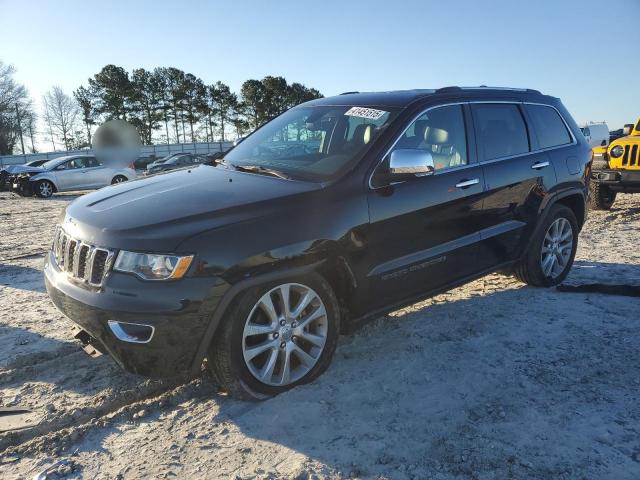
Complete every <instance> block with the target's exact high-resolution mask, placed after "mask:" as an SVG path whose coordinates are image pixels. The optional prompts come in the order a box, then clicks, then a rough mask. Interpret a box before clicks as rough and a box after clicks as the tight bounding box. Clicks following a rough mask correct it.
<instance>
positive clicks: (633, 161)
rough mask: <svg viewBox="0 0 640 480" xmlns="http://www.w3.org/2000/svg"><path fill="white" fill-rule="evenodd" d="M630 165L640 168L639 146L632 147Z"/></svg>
mask: <svg viewBox="0 0 640 480" xmlns="http://www.w3.org/2000/svg"><path fill="white" fill-rule="evenodd" d="M629 165H635V166H638V145H634V146H633V147H631V156H630V159H629Z"/></svg>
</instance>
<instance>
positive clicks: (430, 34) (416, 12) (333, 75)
mask: <svg viewBox="0 0 640 480" xmlns="http://www.w3.org/2000/svg"><path fill="white" fill-rule="evenodd" d="M0 25H1V28H0V60H2V61H4V62H5V63H9V64H12V65H13V66H14V67H15V68H16V71H17V73H16V78H17V80H18V81H20V82H21V83H23V84H24V85H25V86H26V87H27V88H28V89H29V91H30V93H31V95H32V97H33V98H34V99H36V100H39V99H40V98H41V97H42V95H43V94H44V93H45V92H46V91H47V90H49V89H50V88H51V87H52V86H53V85H59V86H61V87H62V88H63V89H64V90H65V91H66V92H67V93H71V91H72V90H75V89H76V88H77V87H78V86H80V85H83V84H84V85H86V84H87V79H88V78H89V77H91V76H93V75H94V74H95V73H97V72H98V71H99V70H100V69H101V68H102V67H103V66H104V65H106V64H109V63H113V64H116V65H120V66H122V67H124V68H125V69H127V70H128V71H131V70H132V69H133V68H137V67H145V68H147V69H153V68H155V67H158V66H173V67H177V68H180V69H182V70H185V71H188V72H191V73H193V74H194V75H196V76H199V77H200V78H202V79H203V80H204V81H205V82H206V83H208V84H210V83H214V82H215V81H217V80H221V81H223V82H225V83H227V84H228V85H230V86H231V88H232V89H233V90H235V91H238V90H239V87H240V85H241V84H242V82H243V81H244V80H246V79H248V78H257V79H259V78H262V77H264V76H265V75H281V76H284V77H285V78H286V79H287V80H288V81H289V82H293V81H296V82H300V83H303V84H305V85H307V86H309V87H314V88H317V89H319V90H320V91H321V92H322V93H323V94H324V95H325V96H330V95H336V94H339V93H341V92H344V91H352V90H357V91H374V90H398V89H412V88H438V87H443V86H450V85H459V86H470V85H482V84H484V85H491V86H510V87H527V88H535V89H538V90H541V91H542V92H543V93H546V94H550V95H553V96H556V97H560V98H561V99H562V101H563V102H564V104H565V105H566V106H567V108H568V109H569V111H570V112H571V113H572V115H573V116H574V118H575V119H576V121H577V122H578V123H583V122H588V121H606V122H607V123H608V125H609V127H610V129H616V128H621V127H622V125H623V124H624V123H631V122H634V121H635V120H636V119H637V118H638V117H639V116H640V89H639V88H638V81H639V80H640V53H638V52H640V49H639V46H638V45H639V41H640V0H608V1H605V0H580V1H578V0H564V1H563V0H538V1H535V2H521V1H518V0H512V1H501V0H500V1H499V0H495V1H494V0H451V1H448V2H446V1H445V2H443V1H441V0H440V1H431V0H423V1H414V0H407V1H403V0H396V1H388V0H386V1H378V0H367V1H360V0H343V1H338V0H323V1H320V2H308V1H302V0H298V1H291V0H281V1H276V0H272V1H270V2H267V1H258V0H255V1H248V0H234V1H208V2H205V1H198V2H197V1H189V0H187V1H182V2H181V1H171V2H168V1H161V0H157V1H142V0H140V1H136V0H128V1H121V0H107V1H101V2H97V1H93V0H83V1H75V0H66V1H65V0H61V1H57V2H53V1H43V0H27V1H25V0H0Z"/></svg>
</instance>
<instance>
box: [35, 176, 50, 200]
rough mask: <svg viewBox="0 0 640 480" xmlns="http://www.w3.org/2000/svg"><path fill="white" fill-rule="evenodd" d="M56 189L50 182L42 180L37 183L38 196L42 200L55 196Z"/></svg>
mask: <svg viewBox="0 0 640 480" xmlns="http://www.w3.org/2000/svg"><path fill="white" fill-rule="evenodd" d="M54 190H55V187H54V186H53V183H51V182H50V181H49V180H40V181H39V182H37V183H36V189H35V191H36V195H37V196H39V197H40V198H49V197H50V196H51V195H53V192H54Z"/></svg>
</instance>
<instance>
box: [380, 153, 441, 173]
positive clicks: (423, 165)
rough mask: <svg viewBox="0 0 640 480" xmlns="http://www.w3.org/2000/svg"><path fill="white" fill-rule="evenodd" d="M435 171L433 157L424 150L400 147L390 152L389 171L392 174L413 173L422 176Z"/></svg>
mask: <svg viewBox="0 0 640 480" xmlns="http://www.w3.org/2000/svg"><path fill="white" fill-rule="evenodd" d="M434 171H435V167H434V164H433V157H432V156H431V153H429V152H427V151H425V150H418V149H411V148H401V149H398V150H394V151H393V152H391V157H390V158H389V173H390V174H391V175H392V176H394V177H395V176H399V175H415V176H416V177H422V176H424V175H431V174H432V173H433V172H434Z"/></svg>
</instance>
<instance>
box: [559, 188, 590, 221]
mask: <svg viewBox="0 0 640 480" xmlns="http://www.w3.org/2000/svg"><path fill="white" fill-rule="evenodd" d="M554 204H560V205H565V206H567V207H569V208H570V209H571V210H572V211H573V213H574V215H575V216H576V219H577V220H578V227H579V228H580V229H581V230H582V226H583V225H584V222H585V221H586V214H587V206H586V203H585V198H584V195H583V194H582V193H571V194H569V195H566V196H563V197H561V198H559V199H557V200H556V201H555V202H554Z"/></svg>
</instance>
